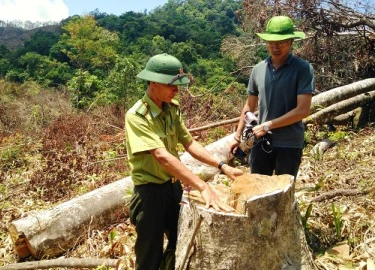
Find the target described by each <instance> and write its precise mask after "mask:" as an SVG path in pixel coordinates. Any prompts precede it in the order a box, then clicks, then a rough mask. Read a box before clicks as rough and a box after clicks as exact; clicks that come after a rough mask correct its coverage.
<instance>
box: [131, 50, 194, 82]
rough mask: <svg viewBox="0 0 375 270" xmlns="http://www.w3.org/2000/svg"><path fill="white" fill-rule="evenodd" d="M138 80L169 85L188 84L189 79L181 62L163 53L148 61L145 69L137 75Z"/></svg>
mask: <svg viewBox="0 0 375 270" xmlns="http://www.w3.org/2000/svg"><path fill="white" fill-rule="evenodd" d="M137 77H138V78H140V79H143V80H146V81H149V82H157V83H162V84H169V85H181V84H188V83H189V82H190V80H189V77H188V76H187V74H186V73H184V71H183V69H182V64H181V62H180V61H179V60H178V59H177V58H176V57H174V56H172V55H169V54H166V53H163V54H157V55H155V56H153V57H151V58H150V60H148V62H147V64H146V67H145V69H143V70H142V71H141V72H139V73H138V75H137Z"/></svg>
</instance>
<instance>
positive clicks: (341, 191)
mask: <svg viewBox="0 0 375 270" xmlns="http://www.w3.org/2000/svg"><path fill="white" fill-rule="evenodd" d="M373 192H375V188H372V189H367V190H351V189H339V190H334V191H330V192H327V193H323V194H321V195H319V196H317V197H315V198H313V199H312V200H311V202H323V201H327V200H330V199H333V198H335V197H339V196H340V197H342V196H346V197H349V196H359V195H367V194H369V193H373ZM0 270H1V269H0Z"/></svg>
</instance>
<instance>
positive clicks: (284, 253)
mask: <svg viewBox="0 0 375 270" xmlns="http://www.w3.org/2000/svg"><path fill="white" fill-rule="evenodd" d="M216 190H217V187H216ZM221 190H222V191H221V194H220V196H221V198H223V199H225V198H226V200H227V203H228V204H229V205H231V206H233V207H234V208H235V209H236V210H237V212H238V213H224V212H217V211H215V210H213V209H206V208H205V207H204V205H203V204H202V203H201V202H200V200H195V199H194V197H192V196H190V195H188V194H184V200H183V203H182V204H181V212H180V219H179V229H178V241H177V250H176V269H178V270H182V269H189V270H195V269H197V270H198V269H199V270H224V269H225V270H226V269H231V270H237V269H238V270H239V269H241V270H242V269H248V270H252V269H254V270H255V269H268V270H279V269H290V270H291V269H298V270H299V269H304V270H310V269H315V267H314V264H313V260H312V256H311V252H310V250H309V248H308V246H307V243H306V240H305V234H304V230H303V227H302V223H301V220H300V213H299V210H298V204H297V201H296V199H295V197H294V181H293V178H292V176H290V175H282V176H264V175H256V174H245V175H243V176H240V177H238V178H237V179H236V180H235V181H234V182H233V183H232V187H231V188H228V187H227V188H226V189H225V188H223V187H221ZM200 217H203V221H202V223H201V224H200V228H199V230H198V233H197V235H196V236H195V237H194V242H195V243H194V245H193V247H192V248H191V249H190V250H189V249H188V247H189V245H187V244H188V243H189V242H190V241H191V239H192V238H193V237H192V234H193V230H194V228H195V224H196V223H197V220H199V218H200ZM185 257H187V260H184V258H185Z"/></svg>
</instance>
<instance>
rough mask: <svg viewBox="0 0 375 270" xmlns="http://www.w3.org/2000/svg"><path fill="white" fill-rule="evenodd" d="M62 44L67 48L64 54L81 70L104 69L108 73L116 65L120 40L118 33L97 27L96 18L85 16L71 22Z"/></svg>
mask: <svg viewBox="0 0 375 270" xmlns="http://www.w3.org/2000/svg"><path fill="white" fill-rule="evenodd" d="M63 29H64V30H65V31H66V32H65V33H64V34H63V35H62V39H61V42H62V43H65V44H66V45H67V47H66V48H65V50H64V53H65V54H66V55H67V56H68V57H69V58H70V60H71V61H72V62H73V63H74V64H75V65H76V66H77V67H78V68H79V69H81V70H88V71H93V70H94V69H95V68H102V69H103V70H104V71H105V73H108V71H109V70H110V68H111V67H113V65H114V63H115V59H116V56H117V49H118V45H119V38H118V35H117V34H116V33H112V32H110V31H108V30H107V29H105V28H103V27H100V26H97V24H96V21H95V19H94V17H92V16H85V17H82V18H78V19H74V20H71V21H69V22H68V23H67V24H66V25H64V26H63Z"/></svg>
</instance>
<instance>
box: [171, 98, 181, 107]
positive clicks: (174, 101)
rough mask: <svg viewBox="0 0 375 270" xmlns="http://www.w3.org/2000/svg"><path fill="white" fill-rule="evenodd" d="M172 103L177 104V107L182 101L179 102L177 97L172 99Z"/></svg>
mask: <svg viewBox="0 0 375 270" xmlns="http://www.w3.org/2000/svg"><path fill="white" fill-rule="evenodd" d="M171 104H172V105H175V106H177V107H179V106H180V102H178V100H177V99H172V100H171Z"/></svg>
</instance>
